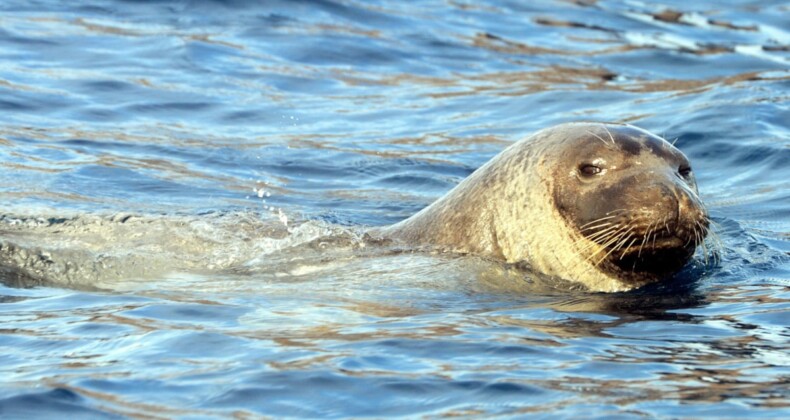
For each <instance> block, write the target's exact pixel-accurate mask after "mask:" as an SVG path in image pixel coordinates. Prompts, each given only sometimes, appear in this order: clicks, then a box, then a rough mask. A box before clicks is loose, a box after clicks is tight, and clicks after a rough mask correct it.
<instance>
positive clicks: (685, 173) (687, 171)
mask: <svg viewBox="0 0 790 420" xmlns="http://www.w3.org/2000/svg"><path fill="white" fill-rule="evenodd" d="M678 173H679V174H680V176H682V177H683V178H688V177H689V175H691V166H688V165H681V167H680V168H678Z"/></svg>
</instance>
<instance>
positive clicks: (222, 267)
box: [0, 0, 790, 418]
mask: <svg viewBox="0 0 790 420" xmlns="http://www.w3.org/2000/svg"><path fill="white" fill-rule="evenodd" d="M253 3H258V2H244V1H197V0H195V1H181V2H175V1H152V2H126V1H118V0H116V1H110V0H107V1H100V0H89V1H80V2H61V1H56V0H42V1H36V2H31V1H27V0H25V1H22V0H5V1H3V2H2V4H0V165H1V166H2V170H1V171H0V200H1V201H0V202H1V203H2V204H0V206H2V207H1V208H0V213H2V217H0V244H2V247H3V248H2V249H3V250H5V251H6V254H8V252H7V251H8V250H9V247H10V246H16V247H17V248H14V251H13V253H18V252H21V251H20V249H21V250H28V251H30V250H39V251H40V250H45V251H46V252H47V253H48V254H47V255H51V256H52V260H53V261H54V262H52V264H54V265H52V264H50V265H49V266H48V267H57V270H58V271H57V273H59V274H58V276H60V277H58V278H59V279H70V281H72V280H73V281H72V282H71V283H68V282H65V283H63V284H62V285H61V286H60V287H58V286H54V287H53V286H52V285H50V286H49V287H45V286H37V287H32V288H30V287H27V288H26V287H21V288H20V287H15V286H31V285H32V284H24V282H22V283H23V284H20V282H19V281H18V278H19V277H18V276H17V273H15V272H14V271H13V266H12V264H10V263H8V262H7V265H6V267H5V268H4V269H3V270H2V276H3V279H4V283H5V284H6V285H7V286H0V320H1V322H2V324H1V325H0V348H2V352H0V375H1V376H2V382H0V417H3V418H30V417H35V416H38V417H42V416H47V415H50V416H58V417H61V418H65V417H64V416H66V415H67V416H68V418H78V417H90V418H101V417H110V418H111V417H124V416H130V417H140V418H151V417H154V418H172V417H187V418H211V417H223V416H228V417H230V416H235V417H240V418H247V417H251V416H253V417H254V416H273V417H287V416H297V417H300V416H303V417H349V416H353V417H365V416H374V417H382V416H421V417H445V416H470V417H484V416H492V415H502V416H525V415H539V416H544V417H548V416H556V415H559V416H563V417H610V416H615V415H619V416H620V418H642V417H703V416H709V417H716V418H721V417H749V418H757V417H765V418H783V417H784V418H787V417H788V416H790V390H789V388H788V380H789V378H790V347H789V346H788V339H789V338H790V331H789V330H788V325H789V324H790V322H789V321H788V320H789V319H790V317H789V315H788V310H789V309H790V264H789V263H788V252H790V181H788V180H790V135H789V133H790V111H788V92H789V90H788V86H790V72H788V68H789V66H790V53H789V52H788V51H790V28H789V27H788V16H789V15H790V7H788V5H787V3H786V2H784V1H752V2H748V1H743V2H735V1H728V2H721V1H708V2H687V1H686V2H681V1H664V2H662V4H661V5H658V4H654V3H650V4H647V3H642V2H639V1H623V2H612V1H575V2H573V1H556V2H549V1H542V2H516V1H512V2H509V1H499V2H471V1H470V2H466V1H445V2H441V1H425V2H397V1H371V2H356V1H354V2H352V1H342V2H339V1H338V2H333V1H282V2H261V3H265V5H253ZM574 120H599V121H618V122H629V123H632V124H635V125H638V126H640V127H643V128H646V129H648V130H651V131H654V132H656V133H659V134H662V135H664V136H665V137H666V138H668V139H670V140H671V141H675V142H676V143H675V144H676V145H677V146H678V147H679V148H680V149H682V150H683V151H684V152H685V153H686V154H687V155H688V156H689V157H690V159H691V161H692V163H693V165H694V167H695V171H696V173H697V177H698V181H699V184H700V190H701V193H702V196H703V199H704V200H705V201H706V202H707V204H708V205H709V207H710V210H711V213H712V215H713V216H714V219H715V220H716V222H717V225H718V228H717V230H718V235H719V237H720V239H721V261H720V262H719V264H718V265H717V266H714V267H711V266H710V265H708V266H707V267H706V266H705V264H704V263H703V262H700V261H697V262H695V263H694V264H692V266H691V267H690V268H688V269H687V270H686V271H685V272H684V273H683V274H681V276H680V277H679V279H677V281H676V284H673V285H671V286H659V287H652V288H648V289H646V290H641V291H638V292H633V293H626V294H612V295H606V294H590V293H584V292H578V291H568V290H564V289H562V288H561V287H557V288H552V287H548V286H546V287H538V286H535V285H534V284H531V282H530V279H524V278H522V277H519V275H518V273H508V272H503V271H502V269H501V267H500V268H499V269H497V267H495V266H492V265H490V264H488V263H486V262H484V261H478V260H475V259H474V258H463V257H457V256H452V255H430V254H422V253H419V252H418V253H410V252H402V251H403V250H400V251H397V250H389V251H386V252H375V251H372V250H370V249H369V247H368V248H364V247H362V245H361V244H362V242H361V241H360V239H359V235H361V234H362V232H363V231H364V227H365V226H375V225H386V224H390V223H393V222H395V221H398V220H401V219H403V218H405V217H407V216H409V215H411V214H413V213H414V212H415V211H417V210H419V209H420V208H422V207H424V206H425V205H426V204H428V203H430V202H431V201H432V200H434V199H436V198H437V197H439V196H441V195H442V194H443V193H445V192H446V191H448V190H449V189H450V188H452V186H453V185H455V184H456V183H457V182H459V181H460V180H461V179H463V177H465V176H466V175H468V174H469V173H471V172H472V171H473V170H474V169H475V168H477V167H478V166H480V165H481V164H482V163H483V162H485V161H486V160H487V159H488V158H490V157H491V156H493V155H494V154H496V153H497V152H498V151H500V150H501V149H502V148H504V147H505V146H506V145H507V144H509V143H512V142H514V141H516V140H518V139H520V138H522V137H524V136H526V135H528V134H530V133H532V132H534V131H536V130H538V129H540V128H544V127H548V126H551V125H554V124H557V123H560V122H565V121H574ZM107 232H110V233H111V234H108V233H107ZM102 235H105V236H102ZM97 238H99V239H97ZM31 252H32V251H31ZM6 254H4V255H6ZM42 264H43V263H42ZM47 264H49V263H47ZM58 264H60V265H58ZM96 264H104V265H102V266H101V269H97V268H96V267H99V265H96ZM9 267H11V268H9ZM108 267H110V268H112V269H110V268H108ZM52 273H55V270H54V269H52V271H51V272H50V273H49V274H52ZM91 273H93V274H95V273H99V275H98V277H91V275H92V274H91ZM129 273H132V274H135V275H134V276H128V275H126V274H129ZM53 275H54V274H53ZM74 279H77V280H74ZM80 279H82V280H80ZM64 281H65V280H64ZM66 283H68V284H66Z"/></svg>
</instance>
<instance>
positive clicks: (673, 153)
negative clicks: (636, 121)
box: [589, 125, 683, 160]
mask: <svg viewBox="0 0 790 420" xmlns="http://www.w3.org/2000/svg"><path fill="white" fill-rule="evenodd" d="M596 128H597V129H596V130H594V131H589V134H590V136H592V137H593V139H594V140H595V141H598V142H601V139H603V140H604V143H608V145H609V147H616V148H617V149H619V150H620V151H622V152H623V153H625V154H626V155H631V156H637V155H640V154H642V153H651V154H653V155H656V156H658V157H659V158H662V159H666V160H674V159H678V158H681V159H682V158H683V154H682V153H681V152H680V151H679V150H678V149H676V148H675V147H674V146H672V145H671V144H669V142H667V141H666V140H664V139H662V138H661V137H658V136H656V135H654V134H651V133H649V132H647V131H644V130H641V129H639V128H636V127H632V126H628V125H618V126H615V125H601V126H600V127H596Z"/></svg>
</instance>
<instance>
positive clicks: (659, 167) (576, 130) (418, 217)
mask: <svg viewBox="0 0 790 420" xmlns="http://www.w3.org/2000/svg"><path fill="white" fill-rule="evenodd" d="M708 224H709V222H708V215H707V211H706V210H705V207H704V206H703V204H702V202H701V201H700V199H699V197H698V195H697V185H696V181H695V179H694V174H693V171H692V169H691V166H690V164H689V161H688V159H687V158H686V156H684V155H683V153H682V152H680V151H679V150H678V149H676V148H675V147H674V146H672V145H671V144H670V143H668V142H667V141H666V140H664V139H662V138H660V137H658V136H656V135H654V134H651V133H649V132H647V131H644V130H642V129H639V128H636V127H633V126H630V125H624V124H600V123H569V124H562V125H559V126H556V127H552V128H549V129H545V130H542V131H539V132H537V133H535V134H534V135H532V136H531V137H529V138H526V139H524V140H521V141H519V142H517V143H514V144H513V145H511V146H510V147H508V148H507V149H505V150H504V151H502V153H500V154H499V155H497V156H495V157H494V158H493V159H491V160H490V161H489V162H488V163H486V164H485V165H483V166H482V167H480V168H479V169H478V170H477V171H475V172H474V173H473V174H472V175H470V176H469V177H467V178H466V179H465V180H464V181H462V182H461V183H460V184H459V185H458V186H456V187H455V188H454V189H453V190H452V191H450V192H449V193H447V194H446V195H445V196H444V197H442V198H440V199H439V200H437V201H436V202H434V203H433V204H431V205H430V206H428V207H426V208H425V209H423V210H422V211H420V212H419V213H417V214H415V215H414V216H412V217H410V218H408V219H406V220H404V221H402V222H400V223H397V224H395V225H393V226H390V227H387V228H384V229H382V230H380V231H379V234H381V235H382V236H387V237H392V238H396V239H401V240H403V241H405V242H408V243H410V244H425V245H431V246H437V247H439V248H440V249H443V250H446V251H452V252H460V253H472V254H478V255H482V256H484V257H487V258H493V259H499V260H503V261H505V262H508V263H514V264H524V265H527V266H528V267H530V268H531V270H532V271H536V272H540V273H543V274H546V275H548V276H551V277H560V278H563V279H566V280H570V281H575V282H578V283H580V284H582V285H584V286H586V287H587V288H588V289H590V290H594V291H605V292H612V291H623V290H629V289H633V288H636V287H640V286H643V285H645V284H648V283H652V282H656V281H659V280H661V279H664V278H666V277H668V276H670V275H671V274H673V273H675V272H677V271H678V270H680V269H681V268H682V267H683V266H684V265H685V264H686V263H687V262H688V261H689V260H690V258H691V257H692V255H693V254H694V252H695V249H696V247H697V246H698V245H700V244H701V243H702V242H703V240H704V238H705V236H706V234H707V232H708Z"/></svg>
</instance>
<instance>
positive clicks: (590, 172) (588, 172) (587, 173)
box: [579, 163, 603, 177]
mask: <svg viewBox="0 0 790 420" xmlns="http://www.w3.org/2000/svg"><path fill="white" fill-rule="evenodd" d="M602 171H603V169H601V167H600V166H596V165H593V164H590V163H584V164H582V165H581V166H579V173H580V174H581V175H582V176H584V177H591V176H594V175H598V174H600V173H601V172H602Z"/></svg>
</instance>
